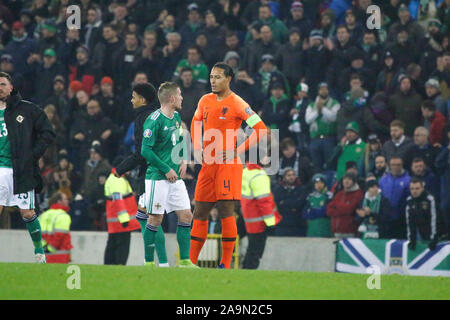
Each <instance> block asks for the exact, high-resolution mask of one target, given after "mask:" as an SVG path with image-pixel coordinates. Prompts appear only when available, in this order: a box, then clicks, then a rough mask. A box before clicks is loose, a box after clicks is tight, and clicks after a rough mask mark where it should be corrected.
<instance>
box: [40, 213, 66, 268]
mask: <svg viewBox="0 0 450 320" xmlns="http://www.w3.org/2000/svg"><path fill="white" fill-rule="evenodd" d="M71 222H72V220H71V219H70V216H69V215H68V214H67V212H65V211H64V210H62V209H49V210H47V211H45V212H44V213H42V214H41V215H40V216H39V223H40V224H41V232H42V246H43V247H44V248H46V249H47V250H46V253H45V256H46V259H47V263H69V262H70V249H71V248H72V244H71V239H70V233H69V230H70V224H71Z"/></svg>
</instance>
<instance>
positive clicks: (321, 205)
mask: <svg viewBox="0 0 450 320" xmlns="http://www.w3.org/2000/svg"><path fill="white" fill-rule="evenodd" d="M312 182H313V184H314V189H313V190H314V191H313V192H311V193H310V194H309V195H308V197H307V198H306V205H305V207H304V208H303V218H304V219H305V220H306V221H307V231H306V236H307V237H323V238H331V237H332V236H333V235H332V233H331V221H330V218H329V217H328V216H327V205H328V203H329V202H330V201H331V199H332V198H333V194H332V193H331V192H330V191H328V189H327V185H326V177H325V175H323V174H321V173H317V174H315V175H314V176H313V178H312Z"/></svg>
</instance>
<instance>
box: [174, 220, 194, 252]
mask: <svg viewBox="0 0 450 320" xmlns="http://www.w3.org/2000/svg"><path fill="white" fill-rule="evenodd" d="M177 242H178V247H179V249H180V260H185V259H189V251H190V248H191V224H190V223H189V224H187V223H182V222H179V223H178V225H177Z"/></svg>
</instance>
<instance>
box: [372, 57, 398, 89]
mask: <svg viewBox="0 0 450 320" xmlns="http://www.w3.org/2000/svg"><path fill="white" fill-rule="evenodd" d="M382 61H383V67H382V70H381V71H380V72H379V73H378V76H377V80H376V85H375V92H379V91H383V92H384V93H385V94H386V95H388V96H390V95H391V94H393V93H394V91H395V89H396V88H397V84H398V80H399V78H400V75H402V74H403V73H404V69H403V68H402V67H400V66H399V65H398V62H397V59H396V58H395V57H394V55H393V53H392V51H389V50H387V51H386V52H385V53H384V55H383V58H382Z"/></svg>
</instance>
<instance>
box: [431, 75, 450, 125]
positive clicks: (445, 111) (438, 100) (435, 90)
mask: <svg viewBox="0 0 450 320" xmlns="http://www.w3.org/2000/svg"><path fill="white" fill-rule="evenodd" d="M425 92H426V94H427V99H429V100H432V101H433V103H434V105H435V106H436V110H437V111H439V112H440V113H441V114H442V115H443V116H444V118H445V119H450V110H449V108H448V106H447V101H446V100H445V99H444V97H443V96H442V95H441V87H440V85H439V81H438V80H437V79H434V78H430V79H428V81H427V82H426V83H425Z"/></svg>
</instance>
